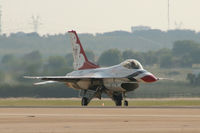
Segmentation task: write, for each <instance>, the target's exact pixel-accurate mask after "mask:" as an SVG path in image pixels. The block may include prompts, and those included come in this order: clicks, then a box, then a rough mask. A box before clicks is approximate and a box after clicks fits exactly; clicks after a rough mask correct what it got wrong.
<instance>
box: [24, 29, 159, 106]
mask: <svg viewBox="0 0 200 133" xmlns="http://www.w3.org/2000/svg"><path fill="white" fill-rule="evenodd" d="M68 33H69V36H70V41H71V44H72V48H73V58H74V63H73V66H74V71H72V72H70V73H68V74H67V75H66V76H39V77H30V76H25V78H31V79H40V80H43V81H44V82H39V83H35V85H41V84H47V83H55V82H64V83H66V85H67V86H68V87H70V88H74V89H79V90H81V96H82V101H81V105H82V106H87V105H88V104H89V102H90V101H91V100H92V99H93V98H95V97H96V98H99V99H101V96H102V94H103V93H105V94H107V95H108V96H109V97H110V98H111V99H112V100H113V101H114V102H115V104H116V106H122V100H123V101H124V106H128V101H127V100H126V93H127V92H130V91H134V90H135V89H136V88H138V87H139V84H140V83H152V82H155V81H157V80H159V78H157V77H155V76H154V75H153V74H152V73H150V72H148V71H147V70H145V69H144V68H143V67H142V65H141V64H140V62H139V61H137V60H135V59H127V60H125V61H124V62H122V63H120V64H118V65H114V66H110V67H100V66H98V65H96V64H94V63H92V62H90V61H89V60H88V58H87V57H86V54H85V52H84V50H83V47H82V45H81V42H80V40H79V38H78V35H77V33H76V31H73V30H72V31H69V32H68Z"/></svg>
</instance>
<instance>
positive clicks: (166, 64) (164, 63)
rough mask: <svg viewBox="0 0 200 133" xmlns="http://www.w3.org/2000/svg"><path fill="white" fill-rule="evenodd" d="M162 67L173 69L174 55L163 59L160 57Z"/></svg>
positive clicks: (165, 56)
mask: <svg viewBox="0 0 200 133" xmlns="http://www.w3.org/2000/svg"><path fill="white" fill-rule="evenodd" d="M160 67H161V68H171V67H173V62H172V55H162V57H160Z"/></svg>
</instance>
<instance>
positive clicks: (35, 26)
mask: <svg viewBox="0 0 200 133" xmlns="http://www.w3.org/2000/svg"><path fill="white" fill-rule="evenodd" d="M31 24H32V25H33V31H34V32H36V33H37V32H38V28H39V26H40V25H41V23H40V17H39V16H32V23H31Z"/></svg>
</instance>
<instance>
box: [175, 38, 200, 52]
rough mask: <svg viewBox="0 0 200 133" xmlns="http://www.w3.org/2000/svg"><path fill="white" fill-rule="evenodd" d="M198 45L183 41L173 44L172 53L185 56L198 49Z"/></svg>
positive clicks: (199, 45)
mask: <svg viewBox="0 0 200 133" xmlns="http://www.w3.org/2000/svg"><path fill="white" fill-rule="evenodd" d="M199 47H200V44H198V43H196V42H194V41H191V40H183V41H176V42H174V45H173V48H172V51H173V54H174V55H179V56H180V55H185V54H188V53H192V52H193V51H195V50H196V49H199Z"/></svg>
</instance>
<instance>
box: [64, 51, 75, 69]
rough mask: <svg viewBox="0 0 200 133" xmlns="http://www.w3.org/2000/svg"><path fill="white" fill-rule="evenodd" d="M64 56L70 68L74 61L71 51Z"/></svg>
mask: <svg viewBox="0 0 200 133" xmlns="http://www.w3.org/2000/svg"><path fill="white" fill-rule="evenodd" d="M65 58H66V61H67V66H68V67H71V68H72V67H73V62H74V58H73V55H72V53H69V54H67V55H66V56H65Z"/></svg>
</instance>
